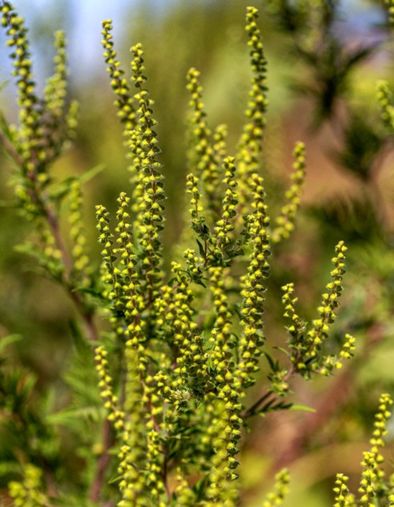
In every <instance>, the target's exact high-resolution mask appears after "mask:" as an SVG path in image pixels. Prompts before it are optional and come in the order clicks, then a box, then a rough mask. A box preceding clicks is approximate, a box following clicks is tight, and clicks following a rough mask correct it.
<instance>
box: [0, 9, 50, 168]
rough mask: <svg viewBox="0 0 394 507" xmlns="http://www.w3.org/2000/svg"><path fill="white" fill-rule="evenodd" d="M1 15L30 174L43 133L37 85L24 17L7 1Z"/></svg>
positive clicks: (21, 148) (21, 144) (23, 152)
mask: <svg viewBox="0 0 394 507" xmlns="http://www.w3.org/2000/svg"><path fill="white" fill-rule="evenodd" d="M0 12H1V16H2V18H1V21H2V25H3V26H4V27H7V32H6V33H7V37H8V40H7V44H8V46H10V47H11V49H12V53H11V58H12V59H13V65H14V71H13V74H14V75H15V77H16V79H17V84H18V106H19V121H20V129H19V133H18V138H19V142H18V150H19V152H20V154H21V156H22V158H23V160H24V164H25V167H24V170H25V171H26V172H28V173H32V172H34V171H35V169H36V164H35V163H34V162H33V161H32V153H34V152H36V151H37V150H38V145H39V138H40V137H41V135H42V132H40V125H39V110H38V99H37V95H36V84H35V82H34V80H33V75H32V61H31V55H30V48H29V41H28V38H27V28H26V27H25V22H24V20H23V18H21V17H20V16H18V15H17V14H16V12H15V11H14V8H13V6H12V4H11V3H10V2H8V1H4V2H3V3H2V5H1V7H0ZM39 158H40V156H39Z"/></svg>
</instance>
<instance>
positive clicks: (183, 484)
mask: <svg viewBox="0 0 394 507" xmlns="http://www.w3.org/2000/svg"><path fill="white" fill-rule="evenodd" d="M176 479H177V485H176V488H175V498H176V505H178V506H179V507H194V506H195V505H197V500H196V495H195V493H194V491H193V490H192V488H191V487H190V485H189V483H188V482H187V480H186V478H185V477H184V475H183V474H182V471H181V470H180V469H178V470H177V475H176Z"/></svg>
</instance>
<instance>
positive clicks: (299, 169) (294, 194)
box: [272, 142, 305, 243]
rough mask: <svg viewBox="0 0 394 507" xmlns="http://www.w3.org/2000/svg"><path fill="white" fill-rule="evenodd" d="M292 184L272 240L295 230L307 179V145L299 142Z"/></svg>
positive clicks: (282, 237)
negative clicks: (302, 189) (303, 188)
mask: <svg viewBox="0 0 394 507" xmlns="http://www.w3.org/2000/svg"><path fill="white" fill-rule="evenodd" d="M293 155H294V159H295V160H294V164H293V174H292V175H291V180H292V184H291V186H290V188H289V189H288V190H287V192H286V193H285V198H286V202H285V204H284V205H283V206H282V209H281V210H280V212H279V215H278V216H277V217H276V218H275V226H274V227H273V230H272V242H273V243H280V242H281V241H282V240H284V239H287V238H288V237H289V236H290V234H291V233H292V232H293V230H294V222H295V219H296V216H297V212H298V208H299V207H300V203H301V199H300V194H301V188H302V185H303V183H304V179H305V145H304V143H301V142H298V143H297V144H296V146H295V148H294V153H293Z"/></svg>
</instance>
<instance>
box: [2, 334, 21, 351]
mask: <svg viewBox="0 0 394 507" xmlns="http://www.w3.org/2000/svg"><path fill="white" fill-rule="evenodd" d="M22 338H23V336H21V335H20V334H9V335H8V336H4V337H3V338H0V352H2V351H3V350H4V349H5V348H6V347H8V346H9V345H11V344H12V343H15V342H19V341H20V340H22Z"/></svg>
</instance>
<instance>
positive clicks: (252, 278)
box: [238, 174, 271, 386]
mask: <svg viewBox="0 0 394 507" xmlns="http://www.w3.org/2000/svg"><path fill="white" fill-rule="evenodd" d="M250 185H251V190H252V193H253V196H254V200H253V201H252V207H253V212H252V214H251V216H250V219H249V231H248V232H249V237H250V243H251V248H252V251H251V253H250V261H249V265H248V269H247V274H246V275H245V276H243V277H242V279H241V284H242V285H241V286H242V289H241V296H242V298H243V304H242V309H241V323H242V327H243V333H242V337H241V339H240V344H239V347H240V350H239V358H240V359H239V365H238V368H239V376H240V378H241V382H242V385H243V386H248V385H251V384H253V383H254V379H253V374H254V373H255V372H256V371H257V370H258V366H257V365H258V360H259V358H260V356H261V354H262V346H263V344H264V341H265V338H264V333H263V329H262V323H263V319H262V317H263V303H264V292H265V284H264V282H265V279H266V278H267V276H268V271H269V262H268V261H269V256H270V254H271V251H270V237H269V230H268V229H269V217H268V213H267V205H266V203H265V192H264V182H263V178H262V177H261V176H258V175H257V174H253V175H252V177H251V182H250Z"/></svg>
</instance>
